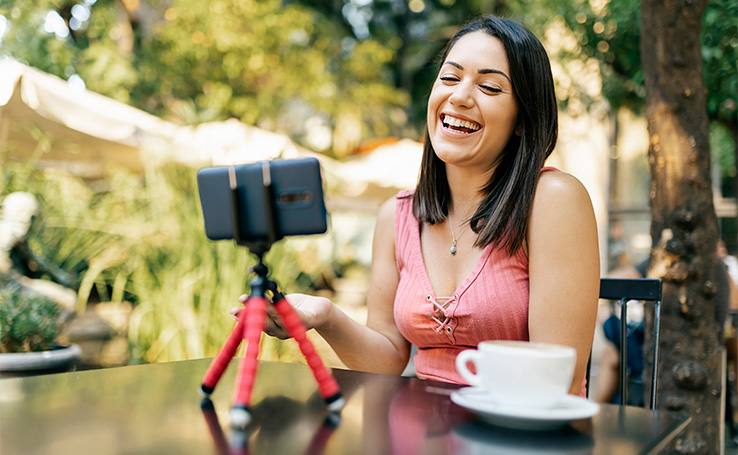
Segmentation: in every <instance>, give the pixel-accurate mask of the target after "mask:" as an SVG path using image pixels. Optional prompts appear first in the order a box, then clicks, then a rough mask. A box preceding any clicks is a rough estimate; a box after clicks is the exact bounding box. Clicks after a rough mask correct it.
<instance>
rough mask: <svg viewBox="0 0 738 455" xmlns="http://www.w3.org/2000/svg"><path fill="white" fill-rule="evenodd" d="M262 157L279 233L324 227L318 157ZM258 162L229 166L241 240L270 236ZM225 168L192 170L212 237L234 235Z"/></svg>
mask: <svg viewBox="0 0 738 455" xmlns="http://www.w3.org/2000/svg"><path fill="white" fill-rule="evenodd" d="M267 163H268V167H269V176H270V178H271V185H272V194H273V197H272V198H271V199H272V200H273V201H274V205H273V207H274V213H275V218H276V227H277V231H278V233H279V234H280V235H279V236H278V238H280V237H281V236H289V235H310V234H320V233H324V232H326V230H327V228H328V222H327V212H326V208H325V202H324V200H323V181H322V178H321V173H320V163H319V162H318V160H317V159H315V158H299V159H290V160H276V161H269V162H267ZM263 167H264V162H257V163H250V164H241V165H234V166H233V170H234V175H235V181H236V188H237V197H238V213H239V219H240V234H241V240H242V241H244V242H262V241H266V240H268V239H269V231H268V227H269V224H268V220H267V218H268V213H269V212H268V210H267V206H266V198H265V194H264V191H265V187H264V174H263V172H262V171H263ZM229 168H231V166H215V167H208V168H203V169H201V170H200V171H198V173H197V183H198V188H199V193H200V203H201V205H202V212H203V218H204V221H205V233H206V235H207V236H208V238H209V239H212V240H223V239H232V238H234V235H233V218H232V215H231V212H232V209H231V187H230V177H229Z"/></svg>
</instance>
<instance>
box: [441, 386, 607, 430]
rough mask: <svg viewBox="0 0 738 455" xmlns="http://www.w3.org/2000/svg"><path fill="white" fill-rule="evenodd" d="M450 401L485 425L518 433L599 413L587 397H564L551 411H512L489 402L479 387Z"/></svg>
mask: <svg viewBox="0 0 738 455" xmlns="http://www.w3.org/2000/svg"><path fill="white" fill-rule="evenodd" d="M451 401H453V402H454V403H456V404H458V405H459V406H461V407H463V408H466V409H468V410H470V411H472V412H474V413H476V414H478V415H479V417H480V418H481V419H482V420H484V421H485V422H488V423H491V424H493V425H497V426H500V427H506V428H516V429H521V430H552V429H555V428H561V427H562V426H565V425H567V424H569V423H570V422H572V421H574V420H579V419H586V418H589V417H592V416H594V415H596V414H597V413H598V412H599V411H600V405H599V404H597V403H595V402H594V401H590V400H587V399H586V398H582V397H577V396H574V395H567V396H566V397H565V398H564V399H562V400H561V402H559V404H557V405H556V406H554V407H553V408H550V409H530V408H513V407H510V406H501V405H499V404H497V403H495V402H493V401H492V399H491V398H490V397H489V394H487V392H486V391H485V390H484V389H482V388H480V387H465V388H463V389H459V390H457V391H455V392H453V393H452V394H451Z"/></svg>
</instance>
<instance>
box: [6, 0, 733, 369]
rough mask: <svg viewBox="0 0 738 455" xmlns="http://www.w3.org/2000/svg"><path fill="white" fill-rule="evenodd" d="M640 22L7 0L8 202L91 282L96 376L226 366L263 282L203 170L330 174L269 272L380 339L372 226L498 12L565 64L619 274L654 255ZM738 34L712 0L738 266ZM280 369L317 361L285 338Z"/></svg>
mask: <svg viewBox="0 0 738 455" xmlns="http://www.w3.org/2000/svg"><path fill="white" fill-rule="evenodd" d="M638 11H639V7H638V2H637V1H635V0H621V1H617V2H610V1H607V0H589V1H580V2H571V1H563V0H547V1H544V0H535V1H530V0H529V1H523V0H510V1H507V2H495V1H484V0H477V1H465V2H461V1H455V0H434V1H424V0H412V1H410V2H405V1H400V0H384V1H378V0H377V1H371V0H358V1H357V0H333V1H323V0H303V1H287V0H284V1H268V0H267V1H253V0H209V1H202V0H148V1H145V0H118V1H113V0H97V1H96V0H84V1H81V2H80V1H66V0H54V1H52V0H40V1H36V2H22V1H14V2H13V1H11V2H8V1H0V55H2V60H0V162H2V173H1V174H0V196H5V195H7V194H9V193H11V192H13V191H29V192H31V193H33V194H34V195H36V196H37V198H38V199H39V201H40V203H41V206H42V217H41V219H40V220H39V223H38V224H37V226H35V227H34V230H33V231H32V235H31V236H30V238H29V241H30V243H31V247H32V248H33V249H34V250H35V251H37V252H38V253H39V254H40V255H43V256H44V257H46V258H47V259H48V260H50V261H51V262H53V263H54V264H55V265H56V266H58V267H60V268H61V269H64V270H66V271H68V272H70V273H72V274H73V275H74V276H75V280H76V281H75V290H76V291H77V292H78V296H79V297H78V301H77V311H78V317H77V318H76V321H78V322H77V326H76V327H75V326H74V321H73V323H72V326H73V329H74V330H78V329H79V330H81V328H80V327H81V326H84V325H88V326H89V325H90V324H92V323H99V322H100V321H103V322H104V323H105V324H106V326H107V327H108V333H109V336H104V337H102V339H101V340H99V342H97V341H96V342H95V343H97V344H94V345H93V344H92V342H90V343H89V344H88V346H87V347H86V351H85V352H86V355H87V357H86V360H85V361H86V362H88V364H89V365H90V366H111V365H118V364H125V363H136V362H160V361H168V360H178V359H187V358H196V357H203V356H212V355H214V354H215V353H216V352H217V350H218V349H219V347H220V345H221V343H222V340H223V336H224V334H225V333H227V331H228V330H229V328H230V326H231V325H232V320H230V319H229V317H228V314H227V311H228V309H229V308H230V307H231V306H234V305H235V303H236V301H235V298H236V297H237V296H238V295H239V294H241V293H243V292H245V291H246V290H247V287H248V281H249V273H248V268H249V266H250V264H251V263H252V259H251V258H250V257H249V256H248V254H247V252H246V251H245V250H243V249H239V248H237V247H235V246H234V245H232V244H230V243H228V242H217V243H216V242H211V241H208V240H207V239H206V237H205V235H204V232H203V223H202V218H201V213H200V208H199V205H198V204H199V201H198V199H197V187H196V183H195V180H194V176H195V173H196V171H197V169H199V168H200V167H202V166H207V165H213V164H227V163H238V162H249V161H255V160H260V159H266V158H277V157H285V158H290V157H298V156H315V157H318V158H319V159H320V161H321V163H322V165H323V172H324V180H325V185H326V190H327V196H326V200H327V204H328V207H329V211H330V221H331V227H330V229H329V232H328V233H327V234H325V235H321V236H313V237H305V238H290V239H286V240H285V241H283V242H280V243H279V244H278V245H276V246H275V248H274V249H273V251H272V252H271V253H270V254H269V255H268V256H267V261H268V262H269V264H270V266H271V267H272V271H273V276H274V277H275V278H276V279H277V280H278V281H279V282H280V283H281V285H282V287H283V288H285V289H286V290H287V291H289V292H298V291H299V292H313V293H322V294H325V295H328V296H331V297H332V298H333V299H334V301H335V302H336V304H338V305H341V306H342V307H343V308H344V309H346V311H347V312H349V313H351V314H352V315H354V316H355V317H356V318H357V319H359V320H361V319H362V318H363V317H365V315H364V298H365V293H366V283H367V278H368V264H369V262H370V260H371V257H370V255H371V238H372V233H373V229H374V215H375V212H376V209H377V207H378V206H379V204H380V203H381V202H382V201H383V200H385V199H386V198H388V197H390V196H391V195H393V194H395V193H396V192H397V191H399V190H401V189H405V188H411V187H412V186H413V185H414V183H415V181H416V178H417V166H418V163H419V159H420V147H421V146H420V143H419V142H418V141H419V140H420V139H421V137H422V131H423V128H424V124H423V122H424V111H425V103H426V96H427V94H428V91H429V88H430V84H431V81H432V79H433V78H434V77H435V68H436V61H435V58H436V57H437V56H438V54H439V52H440V51H441V49H442V46H443V44H444V42H445V40H446V39H448V38H449V37H450V36H451V35H452V34H453V32H454V31H455V30H456V27H457V26H458V25H459V24H461V23H463V22H464V21H465V20H467V19H468V18H470V17H473V16H475V15H478V14H479V13H481V12H488V13H497V14H502V15H506V16H512V17H519V18H523V20H524V22H525V23H526V25H528V26H529V27H530V28H531V29H532V30H533V31H534V32H535V33H536V34H537V36H539V37H540V39H541V40H542V41H543V43H544V45H545V46H546V48H547V50H548V52H549V54H550V56H551V59H552V67H553V71H554V77H555V80H556V85H557V96H558V99H559V103H560V112H561V131H560V135H559V137H560V141H559V145H558V148H557V151H556V153H555V154H554V156H553V157H552V159H551V162H550V163H549V164H551V165H554V166H557V167H559V168H561V169H562V170H565V171H567V172H570V173H572V174H574V175H575V176H577V177H578V178H579V179H580V180H581V181H582V182H583V183H584V184H585V186H586V187H587V189H588V191H589V192H590V196H591V197H592V200H593V203H594V206H595V211H596V215H597V219H598V226H599V230H600V238H601V253H602V254H601V257H602V264H601V269H602V273H603V274H604V273H606V272H607V271H609V270H611V269H613V268H615V267H618V266H622V265H627V264H631V263H635V262H638V261H640V260H643V259H645V258H647V256H648V252H649V250H650V247H651V239H650V236H649V225H650V210H649V206H648V200H649V191H650V184H649V180H650V177H649V168H648V161H647V147H648V135H647V130H646V121H645V118H644V114H643V107H644V96H645V91H644V88H643V85H642V82H643V81H642V79H643V77H642V72H641V70H640V52H639V36H640V31H639V23H638V21H639V18H638V14H637V12H638ZM735 17H736V4H735V2H734V1H726V0H711V1H710V2H709V6H708V10H707V11H706V13H705V15H704V20H703V28H704V30H703V34H702V37H703V38H702V39H703V58H704V74H705V83H706V85H707V87H708V90H709V95H708V113H709V118H710V139H711V149H712V157H713V186H714V194H715V206H716V210H717V212H718V216H719V220H720V227H721V236H722V237H723V239H724V240H725V242H726V244H727V246H728V249H729V251H730V252H731V253H732V254H736V249H738V234H737V230H736V202H735V201H736V87H737V78H736V64H735V62H736V49H737V48H738V38H736V21H735V20H734V19H735ZM731 18H732V19H731ZM296 265H297V267H296ZM69 330H70V331H69V332H68V333H67V334H68V336H70V337H72V338H73V337H74V334H75V332H74V330H72V329H69ZM103 331H104V330H103ZM315 341H316V342H317V343H320V340H315ZM325 356H327V357H328V358H329V363H331V364H332V365H340V362H339V361H338V359H335V358H332V357H331V354H330V353H328V352H326V353H325ZM262 357H266V358H280V359H283V360H294V361H300V355H299V353H296V351H295V350H294V349H293V348H292V346H291V345H288V344H285V343H281V342H277V341H274V340H266V341H264V346H263V349H262Z"/></svg>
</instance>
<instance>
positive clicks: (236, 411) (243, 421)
mask: <svg viewBox="0 0 738 455" xmlns="http://www.w3.org/2000/svg"><path fill="white" fill-rule="evenodd" d="M249 423H251V411H250V410H249V408H248V407H247V406H242V405H238V406H234V407H232V408H231V426H232V427H233V428H245V427H246V425H248V424H249Z"/></svg>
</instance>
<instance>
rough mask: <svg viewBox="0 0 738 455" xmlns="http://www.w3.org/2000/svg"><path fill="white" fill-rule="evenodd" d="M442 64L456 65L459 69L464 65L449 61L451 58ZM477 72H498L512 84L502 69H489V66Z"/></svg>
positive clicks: (462, 68)
mask: <svg viewBox="0 0 738 455" xmlns="http://www.w3.org/2000/svg"><path fill="white" fill-rule="evenodd" d="M444 65H451V66H453V67H456V68H458V69H460V70H462V71H463V70H464V66H463V65H462V64H460V63H456V62H454V61H451V60H446V62H445V63H444ZM478 72H479V74H500V75H502V76H504V77H505V79H507V80H508V81H509V82H510V83H511V84H512V81H511V80H510V76H508V75H507V74H505V72H504V71H500V70H495V69H491V68H482V69H480V70H479V71H478Z"/></svg>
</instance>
